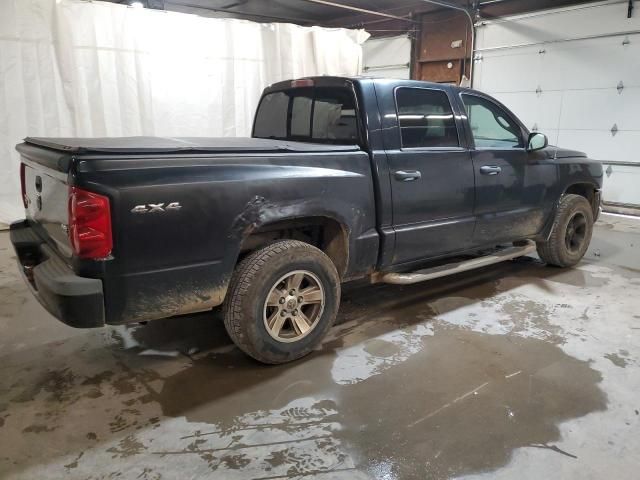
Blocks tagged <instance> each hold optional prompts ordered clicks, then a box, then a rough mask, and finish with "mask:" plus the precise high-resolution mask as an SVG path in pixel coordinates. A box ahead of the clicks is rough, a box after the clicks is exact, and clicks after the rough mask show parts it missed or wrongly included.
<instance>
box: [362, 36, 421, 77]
mask: <svg viewBox="0 0 640 480" xmlns="http://www.w3.org/2000/svg"><path fill="white" fill-rule="evenodd" d="M362 47H363V51H362V56H363V63H364V68H363V70H364V73H365V75H370V76H373V77H388V78H403V79H404V78H409V74H410V73H409V62H410V61H411V40H410V39H409V37H407V36H406V35H403V36H399V37H385V38H371V39H369V40H367V41H366V42H364V44H363V46H362Z"/></svg>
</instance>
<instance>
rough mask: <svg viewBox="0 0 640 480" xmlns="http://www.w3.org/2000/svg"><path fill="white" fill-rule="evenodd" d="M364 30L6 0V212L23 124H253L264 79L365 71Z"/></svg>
mask: <svg viewBox="0 0 640 480" xmlns="http://www.w3.org/2000/svg"><path fill="white" fill-rule="evenodd" d="M367 37H368V34H367V33H366V32H364V31H363V30H346V29H325V28H319V27H300V26H297V25H291V24H258V23H253V22H248V21H243V20H232V19H214V18H204V17H198V16H195V15H186V14H181V13H171V12H162V11H155V10H146V9H137V8H129V7H126V6H122V5H116V4H112V3H102V2H93V3H88V2H80V1H76V0H57V1H56V0H2V1H0V222H4V223H8V222H10V221H11V220H13V219H16V218H19V217H20V216H21V215H22V207H21V205H20V193H19V190H20V186H19V181H18V178H19V174H18V170H19V167H18V165H19V157H18V155H17V152H16V151H15V150H14V147H15V144H16V143H18V142H20V140H21V139H22V138H24V137H25V136H27V135H29V136H78V137H100V136H133V135H160V136H165V135H166V136H246V135H249V134H250V130H251V124H252V120H253V114H254V112H255V109H256V106H257V102H258V99H259V96H260V92H261V91H262V89H263V88H264V87H265V86H267V85H268V84H270V83H273V82H276V81H279V80H284V79H288V78H295V77H302V76H310V75H322V74H328V75H357V74H359V73H361V71H362V47H361V44H362V43H363V42H364V41H365V40H366V39H367Z"/></svg>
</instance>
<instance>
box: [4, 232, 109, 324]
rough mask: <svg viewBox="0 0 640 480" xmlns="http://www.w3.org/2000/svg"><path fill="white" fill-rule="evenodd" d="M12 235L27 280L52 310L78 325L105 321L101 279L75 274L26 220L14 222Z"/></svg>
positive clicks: (69, 322) (54, 314)
mask: <svg viewBox="0 0 640 480" xmlns="http://www.w3.org/2000/svg"><path fill="white" fill-rule="evenodd" d="M10 237H11V243H12V244H13V248H14V249H15V251H16V257H17V259H18V266H19V268H20V271H21V272H22V275H23V277H24V279H25V281H26V282H27V284H28V285H29V286H30V287H31V291H32V292H33V294H34V295H35V297H36V298H37V299H38V301H39V302H40V303H41V304H42V305H43V306H44V308H46V309H47V311H49V313H51V314H52V315H53V316H54V317H56V318H57V319H58V320H60V321H62V322H64V323H66V324H67V325H70V326H72V327H77V328H91V327H101V326H103V325H104V324H105V320H104V318H105V314H104V296H103V292H102V281H101V280H98V279H95V278H85V277H79V276H78V275H76V274H75V273H74V272H73V270H71V268H70V267H69V266H68V265H67V264H66V263H65V262H64V261H63V260H62V258H60V256H59V255H58V254H57V253H56V252H55V251H54V250H53V249H52V248H51V247H49V246H48V245H47V244H46V243H45V242H44V240H42V239H41V238H40V237H39V236H38V235H37V233H36V232H35V231H34V230H33V228H32V227H31V226H30V225H29V223H28V222H27V221H21V222H16V223H13V224H12V225H11V229H10Z"/></svg>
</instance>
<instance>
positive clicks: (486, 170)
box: [480, 165, 502, 175]
mask: <svg viewBox="0 0 640 480" xmlns="http://www.w3.org/2000/svg"><path fill="white" fill-rule="evenodd" d="M501 171H502V168H500V167H498V166H497V165H483V166H482V167H480V173H481V174H482V175H498V174H499V173H500V172H501Z"/></svg>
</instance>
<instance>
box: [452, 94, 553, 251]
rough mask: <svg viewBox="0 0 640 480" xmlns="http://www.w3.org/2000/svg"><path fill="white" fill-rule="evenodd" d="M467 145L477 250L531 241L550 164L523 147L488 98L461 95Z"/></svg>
mask: <svg viewBox="0 0 640 480" xmlns="http://www.w3.org/2000/svg"><path fill="white" fill-rule="evenodd" d="M461 99H462V102H463V104H464V107H465V109H466V112H467V118H468V122H469V126H470V127H471V134H472V136H473V143H474V144H475V148H474V149H472V151H471V155H472V159H473V168H474V170H475V174H476V202H475V215H476V221H477V223H476V229H475V233H474V242H475V243H476V244H477V245H484V244H490V243H494V242H495V243H500V242H505V241H511V240H515V239H519V238H525V237H529V236H533V235H535V234H536V233H538V232H539V231H540V230H541V229H542V227H543V223H544V219H545V213H544V212H545V207H546V206H547V205H546V203H548V198H549V195H548V193H549V192H548V190H547V184H548V182H546V181H545V178H550V177H551V176H553V173H552V172H550V171H548V169H549V168H553V165H552V164H550V163H548V162H547V163H540V162H538V161H537V160H535V159H536V158H538V156H535V155H531V154H530V153H529V152H528V151H527V150H526V148H525V138H526V132H525V131H524V129H523V128H522V127H521V125H520V124H519V123H518V122H517V121H516V120H515V118H514V117H513V116H512V115H511V114H510V113H509V112H508V111H507V110H506V109H504V108H503V107H502V106H501V105H499V104H498V103H496V102H494V101H492V100H491V99H489V98H487V97H484V96H480V95H476V94H471V93H463V94H462V95H461Z"/></svg>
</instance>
